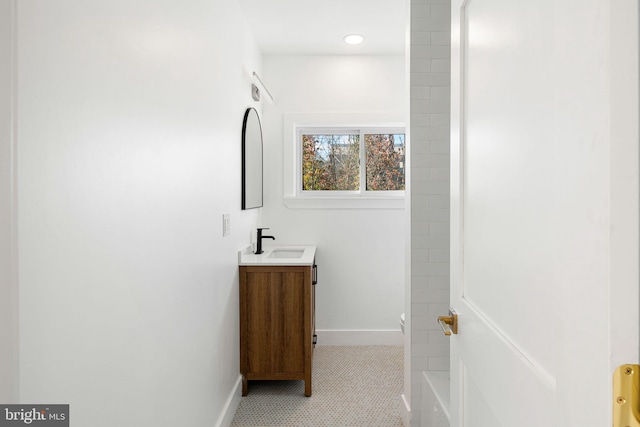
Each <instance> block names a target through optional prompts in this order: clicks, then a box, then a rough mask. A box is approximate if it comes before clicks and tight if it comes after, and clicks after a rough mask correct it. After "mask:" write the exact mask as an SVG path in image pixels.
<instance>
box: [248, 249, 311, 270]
mask: <svg viewBox="0 0 640 427" xmlns="http://www.w3.org/2000/svg"><path fill="white" fill-rule="evenodd" d="M262 249H263V251H264V252H263V253H261V254H259V255H257V254H255V253H253V247H252V245H249V246H246V247H244V248H243V249H241V250H240V251H238V265H265V266H266V265H313V262H314V260H315V257H316V247H315V246H310V245H295V246H293V245H288V246H287V245H277V246H265V247H263V248H262Z"/></svg>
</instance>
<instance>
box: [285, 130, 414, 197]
mask: <svg viewBox="0 0 640 427" xmlns="http://www.w3.org/2000/svg"><path fill="white" fill-rule="evenodd" d="M398 134H402V135H403V136H404V137H405V162H404V163H406V130H405V128H404V127H397V126H396V127H388V126H385V127H381V126H380V125H377V124H371V125H361V126H357V127H353V126H339V127H336V126H331V127H329V126H321V127H317V126H313V127H311V126H297V127H296V158H297V162H296V166H297V170H296V181H297V185H296V194H297V196H299V197H394V196H396V197H397V196H404V193H405V190H368V189H367V152H366V149H367V148H366V139H365V135H398ZM303 135H359V140H358V143H359V145H360V146H359V155H360V158H359V164H358V167H359V180H360V182H359V187H360V189H359V190H352V191H349V190H304V189H303V188H302V156H303V150H302V136H303ZM404 178H405V188H406V167H405V174H404Z"/></svg>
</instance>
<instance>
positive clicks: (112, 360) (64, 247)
mask: <svg viewBox="0 0 640 427" xmlns="http://www.w3.org/2000/svg"><path fill="white" fill-rule="evenodd" d="M0 16H4V15H2V14H0ZM17 24H18V60H19V84H18V105H19V107H18V126H17V130H18V151H19V164H18V173H19V186H18V197H19V274H20V304H19V309H20V314H19V324H20V340H21V342H20V352H21V356H20V386H21V390H20V399H21V401H22V402H29V403H34V402H35V403H38V402H40V403H48V402H56V403H69V404H71V418H72V420H71V423H72V424H73V425H82V426H94V427H95V426H109V427H111V426H116V425H118V426H136V427H138V426H167V427H169V426H170V427H174V426H178V425H184V426H187V425H188V426H211V425H216V421H217V420H218V419H219V418H218V417H220V416H221V415H223V412H224V405H225V403H226V402H227V399H228V398H229V397H230V395H231V394H232V393H233V391H234V387H235V385H236V383H237V380H238V377H239V364H238V353H239V349H238V347H239V340H238V275H237V258H236V251H237V249H238V248H239V247H240V246H242V245H244V244H246V243H248V241H249V233H250V230H252V229H254V228H255V226H256V225H257V222H258V219H259V215H260V211H259V210H253V211H245V212H242V211H240V132H241V127H242V118H243V114H244V110H245V108H246V107H248V106H252V105H253V106H256V105H255V103H253V102H252V101H251V98H250V73H251V72H252V71H253V70H257V71H260V62H261V59H260V54H259V52H258V50H257V47H256V45H255V43H254V42H253V39H252V38H251V35H250V33H249V31H248V29H247V26H246V24H245V21H244V18H243V16H242V13H241V9H240V7H239V5H238V4H237V1H236V0H218V1H215V2H211V1H208V0H193V1H189V2H183V1H178V0H167V1H163V2H157V1H152V0H139V1H135V2H131V1H125V0H113V1H109V2H105V1H81V0H60V1H55V2H51V1H49V0H30V1H25V2H19V8H18V19H17ZM223 213H230V214H231V226H232V234H231V236H229V237H224V238H223V237H222V214H223Z"/></svg>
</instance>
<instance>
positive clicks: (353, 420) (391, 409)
mask: <svg viewBox="0 0 640 427" xmlns="http://www.w3.org/2000/svg"><path fill="white" fill-rule="evenodd" d="M403 358H404V356H403V348H402V347H401V346H344V347H343V346H340V347H337V346H336V347H334V346H318V347H316V349H315V351H314V356H313V389H312V395H311V396H310V397H305V396H304V382H303V381H250V382H249V394H248V395H247V396H246V397H243V398H242V402H241V403H240V406H239V407H238V410H237V411H236V414H235V417H234V419H233V422H232V424H231V427H267V426H296V427H299V426H316V427H402V425H403V424H402V417H401V415H400V394H401V393H402V390H403V376H404V374H403Z"/></svg>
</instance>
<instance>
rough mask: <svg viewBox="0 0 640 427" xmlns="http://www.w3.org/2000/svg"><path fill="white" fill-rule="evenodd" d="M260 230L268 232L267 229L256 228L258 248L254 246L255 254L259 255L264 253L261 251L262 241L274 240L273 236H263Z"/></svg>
mask: <svg viewBox="0 0 640 427" xmlns="http://www.w3.org/2000/svg"><path fill="white" fill-rule="evenodd" d="M262 230H268V228H258V246H256V254H261V253H262V252H264V251H263V250H262V239H273V240H276V238H275V237H273V236H263V235H262Z"/></svg>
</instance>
